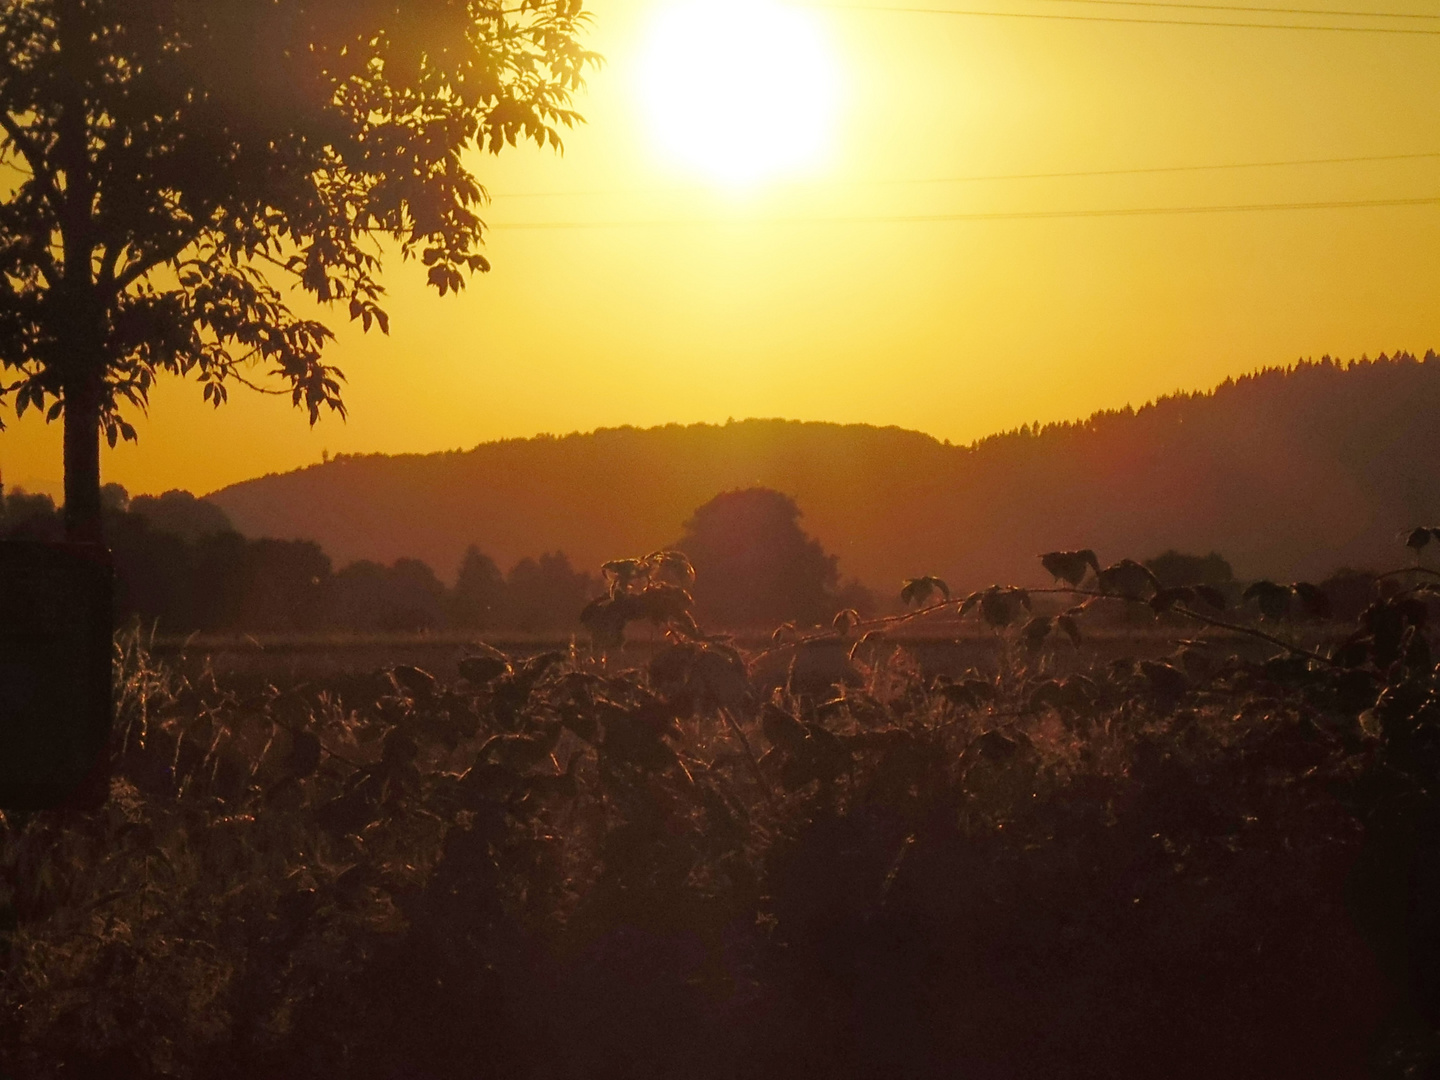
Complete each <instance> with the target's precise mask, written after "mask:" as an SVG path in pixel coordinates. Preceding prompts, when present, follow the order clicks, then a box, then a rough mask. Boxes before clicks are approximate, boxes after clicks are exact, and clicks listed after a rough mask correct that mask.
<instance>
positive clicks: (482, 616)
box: [450, 544, 505, 630]
mask: <svg viewBox="0 0 1440 1080" xmlns="http://www.w3.org/2000/svg"><path fill="white" fill-rule="evenodd" d="M504 606H505V575H504V574H502V573H501V572H500V567H498V566H496V565H495V560H494V559H492V558H490V556H489V555H486V554H485V553H484V552H482V551H481V550H480V549H479V548H477V547H476V546H475V545H474V544H471V545H470V547H469V548H468V549H466V552H465V558H464V559H462V560H461V562H460V573H459V575H458V576H457V577H456V579H455V588H454V590H453V591H452V593H451V598H450V622H451V624H452V625H454V626H464V627H469V628H472V629H475V630H488V629H490V628H491V627H493V626H497V625H499V624H500V622H501V620H502V619H503V617H504Z"/></svg>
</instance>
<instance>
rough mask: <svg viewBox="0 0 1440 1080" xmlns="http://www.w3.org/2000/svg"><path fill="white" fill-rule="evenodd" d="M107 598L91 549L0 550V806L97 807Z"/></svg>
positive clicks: (109, 585) (102, 566) (105, 777)
mask: <svg viewBox="0 0 1440 1080" xmlns="http://www.w3.org/2000/svg"><path fill="white" fill-rule="evenodd" d="M113 592H114V586H113V575H112V571H111V564H110V553H109V552H108V551H106V549H105V548H104V547H102V546H100V545H99V544H47V543H39V542H29V541H7V542H4V543H0V808H3V809H6V810H44V809H53V808H55V807H60V806H81V807H95V806H99V805H100V804H101V803H103V802H104V801H105V798H106V796H107V795H108V793H109V754H108V748H109V741H110V728H111V718H112V712H113V709H112V704H111V686H110V668H111V649H112V628H113V626H112V624H113V619H114V616H113V611H112V603H113Z"/></svg>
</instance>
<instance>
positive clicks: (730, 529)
mask: <svg viewBox="0 0 1440 1080" xmlns="http://www.w3.org/2000/svg"><path fill="white" fill-rule="evenodd" d="M673 547H675V548H676V549H678V550H680V551H683V552H684V553H685V554H686V555H687V556H688V557H689V559H690V562H691V564H692V565H693V566H694V568H695V585H694V595H695V617H696V618H697V619H698V620H699V621H700V622H701V623H702V624H705V625H709V626H717V627H726V628H737V627H753V626H773V625H774V624H776V623H782V622H796V623H803V624H805V625H817V624H821V623H829V622H830V620H831V619H832V618H833V617H834V615H835V612H836V611H838V610H840V609H842V608H847V607H856V606H858V605H857V604H856V603H854V602H851V598H850V597H848V596H847V597H846V598H845V599H841V598H840V595H839V585H840V571H839V569H838V567H837V565H836V564H837V560H836V558H835V556H833V555H827V554H826V553H825V551H824V550H823V549H822V548H821V547H820V544H819V542H818V541H816V540H814V539H812V538H811V537H809V536H807V535H806V534H805V532H804V531H803V530H802V529H801V528H800V507H799V506H797V505H796V503H795V500H794V499H792V498H790V497H789V496H788V495H783V494H781V493H780V492H778V491H772V490H770V489H768V488H747V489H743V490H737V491H729V492H725V493H724V494H721V495H717V496H715V497H714V498H713V499H711V500H710V501H709V502H707V503H706V504H705V505H703V506H701V507H700V508H699V509H697V510H696V511H695V513H694V516H693V517H691V518H690V520H689V521H687V522H686V523H685V531H684V533H683V534H682V535H681V537H680V539H679V540H678V541H677V542H676V543H675V544H674V545H673Z"/></svg>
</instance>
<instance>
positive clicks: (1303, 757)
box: [0, 536, 1440, 1080]
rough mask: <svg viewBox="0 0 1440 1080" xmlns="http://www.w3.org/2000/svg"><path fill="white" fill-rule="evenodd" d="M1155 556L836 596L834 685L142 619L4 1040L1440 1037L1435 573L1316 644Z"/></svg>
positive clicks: (25, 961)
mask: <svg viewBox="0 0 1440 1080" xmlns="http://www.w3.org/2000/svg"><path fill="white" fill-rule="evenodd" d="M1399 539H1403V536H1402V537H1401V538H1399ZM1399 539H1397V541H1396V546H1397V547H1399V546H1400V543H1399ZM1096 563H1097V564H1098V565H1101V567H1102V571H1101V576H1102V578H1103V574H1104V572H1105V571H1106V570H1110V569H1114V568H1117V567H1130V566H1138V565H1139V564H1137V563H1133V562H1132V561H1131V560H1128V559H1119V560H1116V561H1114V562H1111V563H1109V564H1104V563H1102V562H1101V560H1099V559H1097V560H1096ZM1087 565H1088V564H1087ZM606 574H607V578H608V580H609V584H610V590H609V593H608V595H607V597H606V599H607V600H609V601H614V600H616V599H617V598H619V597H622V596H643V595H644V594H645V593H646V591H647V590H650V589H657V588H659V587H660V586H666V587H668V588H669V589H674V590H679V591H681V592H683V587H682V585H681V584H679V583H678V581H677V580H667V578H679V579H681V580H685V579H688V575H686V574H685V573H684V564H683V562H682V561H681V559H680V557H679V556H678V555H677V554H675V553H667V552H657V553H655V554H654V555H652V556H650V557H647V558H644V559H620V560H614V561H613V562H611V563H610V564H608V565H607V568H606ZM1134 576H1135V577H1136V583H1137V584H1138V583H1139V582H1141V581H1144V582H1146V584H1147V587H1146V588H1136V589H1134V590H1130V591H1129V592H1127V591H1126V590H1124V589H1121V588H1118V587H1116V588H1106V587H1104V583H1103V581H1102V580H1094V581H1091V580H1082V581H1081V582H1080V583H1077V584H1071V583H1068V582H1067V583H1061V584H1056V585H1050V586H1045V587H1037V588H1033V589H1024V588H1019V587H1015V586H992V587H989V588H986V589H982V590H979V591H977V592H975V593H973V594H970V595H967V596H964V597H960V596H958V595H957V596H954V597H951V598H947V597H946V596H945V595H944V593H943V592H941V591H939V590H938V589H936V590H935V591H933V592H932V593H931V595H930V597H929V601H928V602H927V603H925V604H924V605H923V606H921V607H919V608H916V609H912V610H907V611H905V612H903V613H900V614H895V615H890V616H884V617H881V618H871V619H865V620H860V621H858V622H855V621H853V620H847V621H846V624H845V625H844V626H843V627H842V628H839V629H828V628H827V629H824V630H816V631H812V632H810V634H809V635H808V637H807V640H813V641H817V642H821V641H833V640H838V641H844V642H848V643H849V645H850V648H851V650H852V652H853V654H854V657H853V659H854V662H855V663H856V664H858V665H860V666H861V667H862V668H863V671H864V678H863V680H862V681H861V683H859V684H858V685H838V686H834V687H831V688H828V689H825V688H818V689H817V690H814V691H811V690H805V691H800V690H798V689H795V688H793V687H792V689H791V690H788V691H787V690H786V689H785V688H783V687H782V688H780V689H779V690H775V689H773V688H771V687H770V685H769V684H767V683H765V682H763V681H762V680H761V679H760V678H758V677H757V675H758V670H759V668H760V666H761V660H762V659H763V654H758V655H754V656H749V657H747V656H746V655H744V654H742V653H741V652H739V651H738V650H736V649H735V648H733V647H732V646H730V645H728V644H725V643H723V642H717V641H713V640H709V639H707V638H705V637H704V636H703V635H701V634H699V633H698V631H697V629H696V628H695V627H694V626H693V625H687V624H686V623H685V622H684V621H683V620H672V621H671V629H672V631H673V635H672V637H671V638H670V639H669V640H668V641H667V642H665V643H662V644H661V645H659V646H658V647H657V648H656V650H655V651H654V652H653V654H652V655H651V656H650V658H649V660H648V662H647V663H646V664H645V666H644V667H643V668H642V669H639V670H626V669H623V668H622V667H621V666H620V665H618V664H611V663H608V662H602V661H600V660H598V659H595V660H591V659H587V658H585V657H584V656H583V655H581V654H568V655H566V654H560V653H544V654H541V655H538V656H530V657H526V656H523V655H511V656H506V655H504V654H502V653H499V652H496V651H495V650H493V649H492V650H485V649H479V650H476V652H475V653H474V655H473V656H471V657H470V658H469V659H468V660H466V661H465V662H464V663H463V664H462V666H461V674H462V680H461V681H460V682H459V683H457V684H455V685H446V684H444V683H443V682H441V681H440V680H437V679H435V678H433V677H432V676H430V675H428V674H427V673H425V672H424V671H421V670H418V669H416V668H413V667H396V668H394V669H392V670H390V671H388V672H377V673H374V674H373V675H368V676H351V677H346V678H343V679H337V680H334V681H333V682H331V683H330V684H328V685H326V686H324V687H308V688H297V689H295V690H288V691H281V690H278V689H276V688H275V687H269V686H267V687H264V688H263V689H258V692H257V688H256V687H253V686H252V687H251V688H249V689H243V688H241V687H239V686H227V685H225V684H223V683H219V682H217V681H216V680H215V679H214V678H213V677H211V676H205V677H202V678H199V679H198V680H196V681H186V680H184V679H182V678H180V677H179V676H178V675H177V674H175V673H174V672H171V671H167V670H165V669H164V668H161V667H157V666H155V665H154V663H153V662H152V661H151V660H150V659H149V658H148V657H147V656H146V655H145V653H144V651H143V649H141V648H139V645H138V642H137V641H136V640H135V639H133V638H132V639H129V640H128V641H125V642H122V643H121V654H120V657H119V664H118V665H117V676H118V681H117V687H118V691H119V697H120V708H119V712H118V726H117V729H116V732H115V740H114V741H115V750H114V752H115V763H116V771H115V775H116V782H115V785H114V788H113V797H112V800H111V803H110V805H109V806H108V807H106V808H105V809H103V810H102V811H100V812H98V813H93V814H84V813H75V812H70V813H47V814H38V815H6V816H5V817H4V818H3V820H0V913H3V915H4V919H3V921H0V941H3V943H4V946H5V948H6V950H7V953H6V955H7V958H8V961H9V962H8V964H7V965H6V967H5V968H4V969H3V972H0V997H3V1000H4V1003H5V1005H6V1008H4V1009H3V1010H0V1068H3V1069H5V1070H7V1071H9V1072H10V1073H11V1074H12V1075H14V1076H15V1077H16V1078H17V1080H32V1078H34V1080H41V1078H45V1080H48V1078H50V1077H60V1076H67V1075H102V1074H103V1075H107V1076H124V1077H127V1078H130V1077H133V1078H141V1077H143V1078H147V1080H148V1078H150V1077H156V1078H159V1077H162V1076H163V1077H177V1078H190V1077H196V1078H198V1077H207V1078H208V1077H217V1078H220V1080H230V1078H234V1080H240V1078H241V1077H252V1076H267V1077H279V1078H290V1077H295V1078H301V1077H305V1078H309V1077H316V1078H318V1077H321V1076H331V1075H334V1071H335V1068H336V1063H337V1062H340V1063H343V1065H344V1067H345V1070H346V1074H347V1075H351V1076H355V1077H358V1078H360V1080H394V1078H396V1077H405V1076H425V1077H437V1078H442V1077H443V1078H449V1077H461V1076H466V1077H475V1076H479V1077H489V1076H494V1077H502V1076H506V1077H508V1076H517V1075H518V1076H546V1077H557V1078H566V1077H573V1078H576V1080H579V1078H586V1080H589V1078H594V1077H610V1076H614V1077H617V1078H618V1077H622V1076H634V1075H645V1076H681V1075H684V1076H695V1077H701V1078H706V1077H715V1078H720V1077H734V1076H753V1077H758V1078H761V1080H766V1078H771V1077H774V1078H777V1080H778V1078H780V1077H792V1076H796V1075H801V1074H805V1075H823V1076H827V1077H835V1078H841V1080H843V1078H851V1077H853V1078H856V1080H859V1078H861V1077H875V1076H908V1077H927V1078H928V1077H935V1078H939V1077H951V1076H974V1077H995V1078H997V1080H998V1078H1001V1077H1006V1078H1010V1077H1017V1078H1022V1080H1024V1078H1029V1077H1036V1078H1040V1077H1044V1078H1047V1080H1049V1078H1054V1077H1060V1078H1076V1080H1079V1078H1088V1077H1095V1076H1107V1077H1109V1076H1117V1077H1130V1076H1135V1077H1140V1076H1145V1077H1148V1076H1155V1075H1165V1076H1175V1077H1181V1078H1195V1080H1202V1078H1204V1080H1210V1078H1213V1077H1215V1076H1220V1075H1224V1076H1235V1077H1240V1078H1255V1080H1260V1078H1264V1080H1272V1078H1276V1077H1279V1078H1286V1080H1288V1078H1294V1080H1301V1078H1306V1080H1308V1078H1310V1077H1314V1076H1326V1077H1337V1078H1351V1077H1354V1078H1359V1077H1363V1076H1370V1077H1375V1078H1379V1080H1402V1078H1405V1077H1415V1076H1426V1075H1430V1074H1432V1073H1433V1072H1434V1070H1435V1069H1436V1068H1437V1066H1440V1053H1437V1049H1436V1048H1437V1046H1440V1040H1437V1037H1436V1034H1437V1027H1440V989H1437V987H1440V984H1437V982H1436V980H1435V978H1434V973H1435V971H1436V970H1437V965H1440V954H1437V952H1436V943H1437V942H1440V934H1437V932H1436V926H1435V918H1434V913H1435V912H1437V911H1440V888H1437V886H1436V882H1435V875H1434V874H1433V873H1432V872H1431V870H1430V869H1429V867H1430V864H1431V863H1433V861H1434V859H1435V856H1436V851H1437V850H1440V840H1437V836H1440V830H1437V828H1436V824H1435V823H1436V822H1437V821H1440V793H1437V791H1436V790H1435V784H1434V777H1435V776H1436V775H1437V774H1440V756H1437V755H1440V750H1437V748H1440V738H1437V732H1440V712H1437V709H1436V706H1435V703H1436V700H1437V690H1440V687H1437V682H1436V680H1437V668H1436V664H1435V659H1434V655H1433V652H1432V648H1433V635H1434V627H1433V626H1432V625H1431V621H1430V618H1429V612H1430V609H1431V606H1432V602H1433V600H1434V598H1435V597H1436V596H1437V595H1440V592H1437V590H1440V574H1437V573H1436V572H1434V571H1429V570H1426V569H1425V568H1413V567H1410V568H1405V569H1402V570H1399V571H1396V572H1393V573H1389V574H1385V575H1372V576H1371V577H1370V581H1371V584H1372V586H1373V587H1374V589H1375V596H1376V598H1375V600H1374V601H1373V602H1372V603H1371V604H1370V605H1369V606H1368V607H1367V609H1366V610H1365V611H1364V612H1363V613H1362V616H1361V618H1360V619H1359V621H1358V622H1357V623H1356V624H1354V625H1353V626H1343V625H1335V624H1334V622H1333V620H1321V624H1323V625H1324V626H1326V627H1327V628H1328V629H1327V630H1326V632H1325V633H1326V636H1325V637H1324V639H1323V640H1322V641H1320V642H1319V643H1317V641H1316V638H1315V632H1314V631H1313V630H1305V631H1304V632H1303V633H1300V632H1298V631H1299V628H1300V627H1301V626H1302V624H1301V623H1299V622H1296V621H1295V620H1294V619H1293V618H1292V616H1293V615H1294V614H1295V612H1294V611H1291V612H1288V613H1287V614H1286V615H1285V616H1284V617H1282V618H1278V619H1272V618H1270V617H1269V615H1268V614H1265V613H1263V612H1262V611H1261V610H1260V609H1258V608H1257V607H1256V606H1255V604H1254V602H1253V601H1251V602H1247V603H1245V604H1243V605H1241V606H1240V607H1238V608H1237V607H1231V606H1226V607H1224V609H1223V610H1220V609H1216V608H1214V607H1212V606H1211V605H1209V604H1208V602H1207V601H1206V594H1205V592H1204V591H1203V590H1207V589H1212V588H1213V587H1212V586H1207V585H1177V586H1170V585H1165V584H1163V583H1158V587H1156V584H1152V583H1150V581H1149V579H1147V578H1144V576H1143V575H1140V574H1135V575H1134ZM911 580H912V581H913V580H919V579H911ZM1269 585H1270V586H1271V589H1270V590H1266V591H1267V592H1269V591H1274V592H1275V593H1276V594H1277V595H1278V594H1279V592H1282V591H1283V592H1284V594H1285V595H1286V596H1287V598H1288V600H1289V602H1290V604H1291V605H1293V606H1295V607H1303V606H1304V605H1305V604H1306V602H1307V600H1306V595H1307V590H1306V589H1304V588H1302V587H1301V586H1303V585H1304V583H1303V582H1299V583H1281V582H1270V583H1269ZM662 591H663V590H662ZM667 595H671V594H667ZM1257 595H1258V594H1257ZM1047 604H1048V605H1056V604H1058V605H1062V610H1063V612H1064V614H1063V615H1061V616H1050V615H1046V614H1043V613H1042V612H1043V611H1044V610H1045V606H1046V605H1047ZM1064 605H1068V606H1064ZM1116 607H1123V608H1127V609H1133V610H1136V611H1139V612H1141V613H1143V614H1144V615H1145V616H1146V617H1147V618H1149V619H1151V620H1152V621H1154V622H1155V623H1156V625H1157V626H1169V625H1170V622H1169V621H1167V620H1177V619H1178V620H1182V621H1184V622H1186V623H1188V624H1190V627H1191V629H1190V630H1189V631H1188V632H1187V636H1185V637H1183V638H1181V639H1180V640H1179V641H1178V642H1172V641H1170V640H1168V635H1166V634H1163V633H1157V634H1152V635H1151V637H1150V638H1149V639H1136V641H1135V642H1132V644H1138V643H1142V642H1143V640H1149V641H1150V642H1151V643H1152V644H1153V646H1154V647H1156V648H1157V649H1159V650H1160V652H1158V653H1157V654H1152V655H1149V656H1117V657H1104V656H1097V657H1095V662H1093V663H1091V662H1089V660H1088V659H1087V658H1085V657H1083V656H1082V655H1081V654H1080V653H1078V652H1077V651H1076V646H1075V642H1074V638H1073V637H1072V636H1071V635H1070V634H1069V633H1068V632H1062V628H1061V626H1060V623H1059V620H1060V619H1061V618H1068V619H1070V620H1071V625H1072V626H1073V627H1074V628H1075V630H1076V634H1077V635H1079V636H1081V637H1082V639H1083V633H1084V631H1083V627H1084V626H1085V625H1086V624H1087V623H1088V621H1089V620H1090V619H1092V618H1094V617H1096V616H1097V615H1099V614H1101V613H1102V612H1103V611H1105V610H1107V609H1110V608H1116ZM956 618H959V619H962V620H978V621H980V622H983V623H985V624H988V625H989V626H990V627H991V628H992V630H993V632H994V634H995V635H996V640H997V642H999V643H1000V645H1001V648H1000V650H999V651H998V652H997V653H996V654H995V656H994V662H993V664H991V665H989V666H987V667H985V668H972V669H970V670H968V671H965V672H963V673H959V674H953V675H952V674H931V673H927V672H926V671H925V669H924V668H923V667H922V666H920V664H919V663H918V660H917V656H915V655H910V653H909V652H908V649H907V647H906V645H905V641H906V637H905V635H906V633H908V632H909V631H910V630H912V629H914V628H916V627H924V626H926V625H929V624H931V623H933V622H935V621H936V620H939V621H940V623H941V624H942V625H943V624H947V621H948V623H953V620H955V619H956ZM1037 622H1043V623H1044V626H1043V630H1044V632H1041V630H1039V629H1037ZM1172 650H1173V651H1172ZM767 651H768V650H767Z"/></svg>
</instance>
